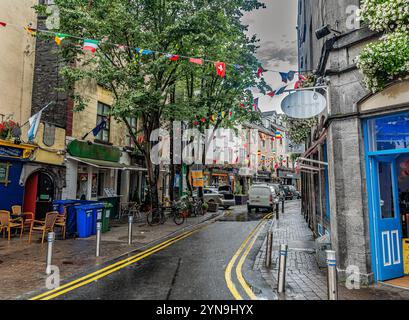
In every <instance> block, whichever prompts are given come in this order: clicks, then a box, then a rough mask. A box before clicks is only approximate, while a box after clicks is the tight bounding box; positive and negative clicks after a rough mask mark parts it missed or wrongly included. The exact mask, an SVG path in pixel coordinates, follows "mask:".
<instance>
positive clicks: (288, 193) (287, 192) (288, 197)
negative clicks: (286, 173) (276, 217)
mask: <svg viewBox="0 0 409 320" xmlns="http://www.w3.org/2000/svg"><path fill="white" fill-rule="evenodd" d="M291 187H292V186H287V185H284V186H283V188H284V195H285V200H292V199H293V197H294V193H293V190H292V189H291Z"/></svg>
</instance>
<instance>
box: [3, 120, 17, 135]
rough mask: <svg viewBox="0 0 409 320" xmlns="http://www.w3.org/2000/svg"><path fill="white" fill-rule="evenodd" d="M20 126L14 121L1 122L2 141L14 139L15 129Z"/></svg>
mask: <svg viewBox="0 0 409 320" xmlns="http://www.w3.org/2000/svg"><path fill="white" fill-rule="evenodd" d="M16 126H18V124H17V123H16V122H14V121H13V120H12V119H7V120H5V121H2V122H0V139H3V140H10V139H11V138H12V132H13V128H14V127H16Z"/></svg>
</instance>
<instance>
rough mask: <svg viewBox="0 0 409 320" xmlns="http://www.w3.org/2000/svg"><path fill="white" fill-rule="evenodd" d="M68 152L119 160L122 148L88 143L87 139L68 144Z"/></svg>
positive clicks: (84, 156) (98, 158)
mask: <svg viewBox="0 0 409 320" xmlns="http://www.w3.org/2000/svg"><path fill="white" fill-rule="evenodd" d="M67 150H68V153H69V154H70V155H71V156H73V157H79V158H87V159H94V160H104V161H109V162H119V159H120V158H121V150H119V149H118V148H115V147H112V146H104V145H100V144H95V143H94V144H91V145H90V144H88V143H87V142H85V141H79V140H74V141H71V142H70V144H69V145H68V146H67Z"/></svg>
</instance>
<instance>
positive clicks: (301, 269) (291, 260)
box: [253, 201, 409, 300]
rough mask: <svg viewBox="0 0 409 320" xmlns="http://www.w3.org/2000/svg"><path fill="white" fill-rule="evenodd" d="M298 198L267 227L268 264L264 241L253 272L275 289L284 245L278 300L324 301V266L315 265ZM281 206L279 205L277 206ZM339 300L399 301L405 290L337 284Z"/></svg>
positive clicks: (325, 292)
mask: <svg viewBox="0 0 409 320" xmlns="http://www.w3.org/2000/svg"><path fill="white" fill-rule="evenodd" d="M300 205H301V204H300V201H289V202H286V206H285V213H284V214H281V212H280V217H279V218H280V219H279V220H274V222H273V223H272V224H271V226H270V230H271V231H272V232H273V254H272V265H271V268H270V269H267V268H266V267H265V265H264V261H265V254H266V241H267V238H266V239H264V243H263V245H262V246H261V249H260V252H259V253H258V255H257V258H256V260H255V264H254V267H253V270H254V271H260V272H261V275H262V277H263V279H264V280H265V281H266V282H267V283H268V285H269V286H270V288H271V289H272V290H273V291H274V292H276V291H277V290H276V288H277V274H278V258H279V247H280V245H281V244H288V248H289V249H288V256H287V274H286V292H285V293H284V294H281V295H280V294H279V295H278V299H280V300H326V299H327V280H326V268H322V269H320V268H319V267H318V264H317V261H316V256H315V244H314V238H313V235H312V232H311V230H310V229H309V228H308V225H307V223H306V222H305V220H304V219H303V217H302V215H301V208H300ZM280 209H281V208H280ZM338 293H339V299H340V300H357V299H358V300H375V299H376V300H401V299H409V291H408V290H402V289H400V288H394V287H390V286H387V285H383V284H378V285H372V286H369V287H365V288H361V289H359V290H348V289H347V288H346V287H345V286H344V285H343V284H342V283H340V284H339V291H338Z"/></svg>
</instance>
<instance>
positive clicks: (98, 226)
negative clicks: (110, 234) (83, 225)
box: [95, 222, 102, 257]
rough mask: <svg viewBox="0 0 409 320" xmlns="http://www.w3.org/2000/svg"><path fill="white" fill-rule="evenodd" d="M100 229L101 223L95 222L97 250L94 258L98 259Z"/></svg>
mask: <svg viewBox="0 0 409 320" xmlns="http://www.w3.org/2000/svg"><path fill="white" fill-rule="evenodd" d="M101 229H102V223H101V222H97V250H96V253H95V256H96V257H99V252H100V244H101Z"/></svg>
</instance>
